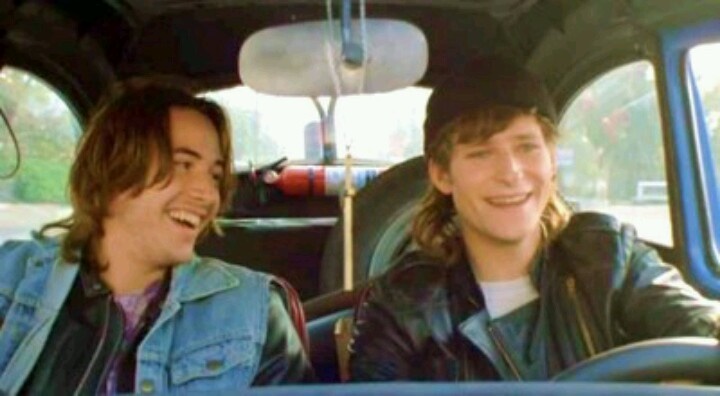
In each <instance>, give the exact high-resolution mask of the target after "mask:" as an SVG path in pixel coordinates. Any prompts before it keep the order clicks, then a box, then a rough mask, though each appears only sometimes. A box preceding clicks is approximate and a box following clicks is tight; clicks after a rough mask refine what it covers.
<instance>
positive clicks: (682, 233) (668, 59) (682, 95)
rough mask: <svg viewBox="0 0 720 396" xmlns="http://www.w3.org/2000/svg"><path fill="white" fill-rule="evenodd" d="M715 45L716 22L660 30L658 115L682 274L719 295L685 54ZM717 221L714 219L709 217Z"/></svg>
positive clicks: (696, 110) (710, 206) (707, 153)
mask: <svg viewBox="0 0 720 396" xmlns="http://www.w3.org/2000/svg"><path fill="white" fill-rule="evenodd" d="M717 41H720V21H711V22H706V23H702V24H699V25H694V26H690V27H685V28H677V29H664V30H661V31H660V51H661V53H660V55H661V57H660V62H661V72H660V73H658V77H659V78H658V84H659V87H658V89H659V90H660V91H661V92H662V97H663V100H661V103H660V105H661V112H662V113H663V117H664V118H665V122H666V123H667V127H668V129H669V135H668V137H667V139H669V141H668V144H666V147H668V148H669V151H668V152H667V155H668V156H669V157H670V161H669V162H668V163H669V164H671V166H670V168H671V169H668V170H669V171H671V180H670V182H671V185H672V186H675V188H671V189H670V190H669V193H670V199H671V201H672V202H675V204H674V205H673V206H674V207H675V208H676V211H673V213H677V216H676V218H674V219H673V226H674V234H675V240H676V241H677V242H678V243H676V245H677V247H678V249H681V252H680V253H681V254H682V256H683V262H684V263H685V265H686V268H685V269H686V270H687V275H689V277H690V278H691V280H692V281H693V283H694V284H696V285H697V286H698V287H699V288H700V290H701V291H703V292H704V293H706V294H709V295H713V296H719V295H720V250H719V248H720V243H719V241H718V238H720V202H718V197H719V195H718V192H717V188H718V181H717V178H716V175H715V169H714V164H713V158H712V152H711V147H710V145H709V134H708V128H707V126H706V124H705V120H704V115H703V110H702V103H701V101H700V95H699V92H698V90H697V87H696V86H695V83H694V79H693V77H692V74H691V70H690V67H689V57H688V54H689V50H690V49H691V48H692V47H695V46H697V45H700V44H706V43H709V42H717ZM714 218H715V219H718V220H719V221H715V222H714V221H713V219H714Z"/></svg>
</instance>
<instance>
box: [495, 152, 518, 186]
mask: <svg viewBox="0 0 720 396" xmlns="http://www.w3.org/2000/svg"><path fill="white" fill-rule="evenodd" d="M496 174H497V177H498V179H499V180H501V181H502V182H505V183H514V182H516V181H517V180H519V179H520V176H521V175H522V164H521V163H520V160H519V158H518V157H517V156H516V155H515V154H514V153H511V152H505V153H502V154H501V155H499V156H498V163H497V165H496Z"/></svg>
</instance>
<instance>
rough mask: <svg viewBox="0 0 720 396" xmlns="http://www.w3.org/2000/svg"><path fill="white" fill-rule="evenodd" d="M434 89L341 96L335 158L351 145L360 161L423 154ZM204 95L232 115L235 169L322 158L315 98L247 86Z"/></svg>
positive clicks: (399, 159) (323, 100)
mask: <svg viewBox="0 0 720 396" xmlns="http://www.w3.org/2000/svg"><path fill="white" fill-rule="evenodd" d="M430 92H431V90H430V89H428V88H421V87H410V88H405V89H401V90H397V91H392V92H388V93H382V94H367V95H354V96H344V97H341V98H340V99H339V100H338V101H337V103H336V105H335V134H336V136H335V144H334V148H335V152H336V158H335V159H336V160H337V159H340V160H341V159H342V158H344V157H345V153H346V147H350V153H351V155H352V157H353V158H354V159H356V160H358V161H359V162H363V161H366V162H371V163H382V164H386V165H390V164H394V163H398V162H402V161H404V160H405V159H408V158H411V157H414V156H417V155H420V154H422V123H423V120H424V118H425V104H426V102H427V99H428V97H429V96H430ZM205 96H207V97H209V98H211V99H213V100H215V101H217V102H218V103H219V104H221V105H222V106H223V107H224V108H225V110H226V111H227V113H228V116H229V118H230V121H231V123H232V129H233V136H234V142H233V143H234V148H235V158H236V160H235V166H236V169H238V170H241V169H247V168H248V167H249V166H251V165H254V166H262V165H265V164H268V163H271V162H274V161H276V160H278V159H280V158H283V157H287V159H288V160H290V161H292V162H298V163H321V162H322V161H323V160H322V158H323V151H322V142H323V140H322V129H321V126H320V122H319V121H320V116H319V114H320V113H319V112H318V109H317V106H316V105H315V104H314V103H313V100H312V99H311V98H299V97H279V96H271V95H264V94H260V93H257V92H255V91H253V90H252V89H250V88H248V87H235V88H231V89H224V90H218V91H213V92H207V93H205ZM318 102H319V104H320V106H321V107H322V109H323V111H327V109H328V106H329V103H330V100H329V98H327V97H321V98H319V99H318ZM340 160H337V161H331V162H339V161H340Z"/></svg>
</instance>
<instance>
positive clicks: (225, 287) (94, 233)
mask: <svg viewBox="0 0 720 396" xmlns="http://www.w3.org/2000/svg"><path fill="white" fill-rule="evenodd" d="M228 128H229V127H228V124H227V120H226V118H225V115H224V113H223V111H222V109H221V108H220V107H219V106H218V105H217V104H215V103H213V102H211V101H209V100H206V99H202V98H196V97H194V96H193V95H192V94H191V93H190V92H187V91H185V90H184V89H180V88H176V87H174V86H171V85H168V84H166V83H159V82H149V81H129V82H126V83H125V84H121V85H119V86H118V87H116V89H115V90H113V92H112V93H111V94H110V95H109V96H108V97H107V98H106V100H105V101H103V103H102V104H101V106H99V108H98V110H97V112H96V113H95V114H94V116H93V118H92V119H91V120H90V123H89V127H88V129H87V131H86V133H85V134H84V135H83V137H82V140H81V143H80V146H79V149H78V152H77V157H76V159H75V161H74V163H73V166H72V168H71V174H70V187H69V190H70V198H71V202H72V207H73V213H72V214H71V215H70V217H68V218H67V219H65V220H62V221H59V222H57V223H54V224H50V225H48V226H46V227H45V228H44V229H43V230H42V232H41V233H40V234H39V235H36V236H35V237H34V239H33V240H30V241H9V242H7V243H5V244H4V245H3V246H2V247H0V274H2V276H1V277H0V320H1V321H2V322H1V327H0V390H1V391H2V392H4V393H9V394H17V393H23V394H25V393H27V394H39V393H47V392H48V391H51V392H52V393H54V394H97V393H102V394H114V393H123V392H135V393H155V392H158V393H177V392H193V391H201V392H207V391H213V390H215V391H220V390H233V389H240V388H244V387H247V386H250V385H263V384H271V383H285V382H302V381H306V380H309V379H311V378H312V372H311V368H310V365H309V363H308V359H307V357H306V355H305V352H304V349H303V347H302V343H301V340H300V338H299V336H298V334H297V332H296V330H295V328H294V327H293V323H292V322H291V319H290V317H289V315H288V313H287V311H286V309H285V301H284V298H285V295H284V294H283V291H284V290H287V289H285V288H281V287H280V286H278V284H277V283H276V282H275V281H274V279H273V278H272V277H270V276H269V275H265V274H262V273H258V272H254V271H251V270H249V269H247V268H244V267H241V266H236V265H229V264H226V263H224V262H221V261H220V260H216V259H211V258H205V257H198V256H197V255H195V253H194V247H195V243H196V242H197V240H198V238H199V237H201V236H202V235H204V234H205V233H207V232H209V231H211V230H212V229H214V228H215V225H214V220H215V217H216V216H217V214H218V213H219V212H220V211H221V210H223V208H225V207H226V205H228V203H229V200H230V196H231V192H232V189H233V185H234V181H233V180H234V176H233V174H232V170H233V169H232V166H233V161H232V146H231V140H232V139H231V136H230V131H229V130H228ZM53 229H60V230H62V231H63V232H61V233H60V235H54V236H52V235H50V234H51V231H52V230H53Z"/></svg>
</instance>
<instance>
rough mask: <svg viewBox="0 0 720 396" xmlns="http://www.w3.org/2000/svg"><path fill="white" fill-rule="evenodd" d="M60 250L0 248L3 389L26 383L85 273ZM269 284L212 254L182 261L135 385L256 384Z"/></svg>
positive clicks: (140, 388)
mask: <svg viewBox="0 0 720 396" xmlns="http://www.w3.org/2000/svg"><path fill="white" fill-rule="evenodd" d="M58 257H59V243H58V242H57V240H53V239H39V238H38V239H34V240H31V241H22V242H18V241H9V242H7V243H5V244H4V245H3V246H1V247H0V320H2V324H1V325H0V326H1V327H0V391H2V392H7V393H10V394H16V393H17V392H19V390H20V389H21V387H22V386H23V383H24V382H25V381H26V379H27V378H28V376H29V374H30V373H31V371H32V369H33V367H34V366H35V364H36V361H37V359H38V357H39V356H40V354H41V352H42V350H43V348H44V345H45V342H46V340H47V338H48V335H49V334H50V331H51V329H52V327H53V323H54V321H55V319H56V318H57V316H58V312H59V310H60V308H61V306H62V304H63V303H64V301H65V299H66V297H67V296H68V293H69V291H70V288H71V286H72V284H73V282H74V279H75V278H76V276H77V275H78V272H79V271H78V269H79V265H77V264H74V263H66V262H63V261H62V260H60V259H58ZM269 284H270V276H268V275H265V274H262V273H258V272H254V271H251V270H249V269H246V268H244V267H240V266H232V265H228V264H226V263H223V262H221V261H219V260H215V259H210V258H200V257H195V258H193V259H192V260H191V261H190V262H187V263H184V264H182V265H179V266H177V267H175V268H174V269H173V272H172V279H171V284H170V290H169V292H168V296H167V298H166V300H165V303H164V304H163V306H162V310H161V313H160V316H159V317H158V319H157V321H156V322H155V323H154V325H153V326H152V328H151V329H150V330H149V332H148V334H147V336H146V337H145V339H144V340H143V342H142V343H141V344H140V346H139V347H138V350H137V368H136V376H135V391H136V392H142V393H153V392H160V393H163V392H173V393H174V392H178V391H180V392H183V391H200V390H208V389H215V390H217V389H237V388H238V387H246V386H249V385H250V384H251V383H252V381H253V378H254V377H255V374H256V372H257V370H258V366H259V364H260V360H261V354H262V350H263V344H264V343H265V337H266V334H267V323H268V304H269V301H270V286H269ZM181 311H182V314H179V313H180V312H181ZM208 324H217V325H208Z"/></svg>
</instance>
